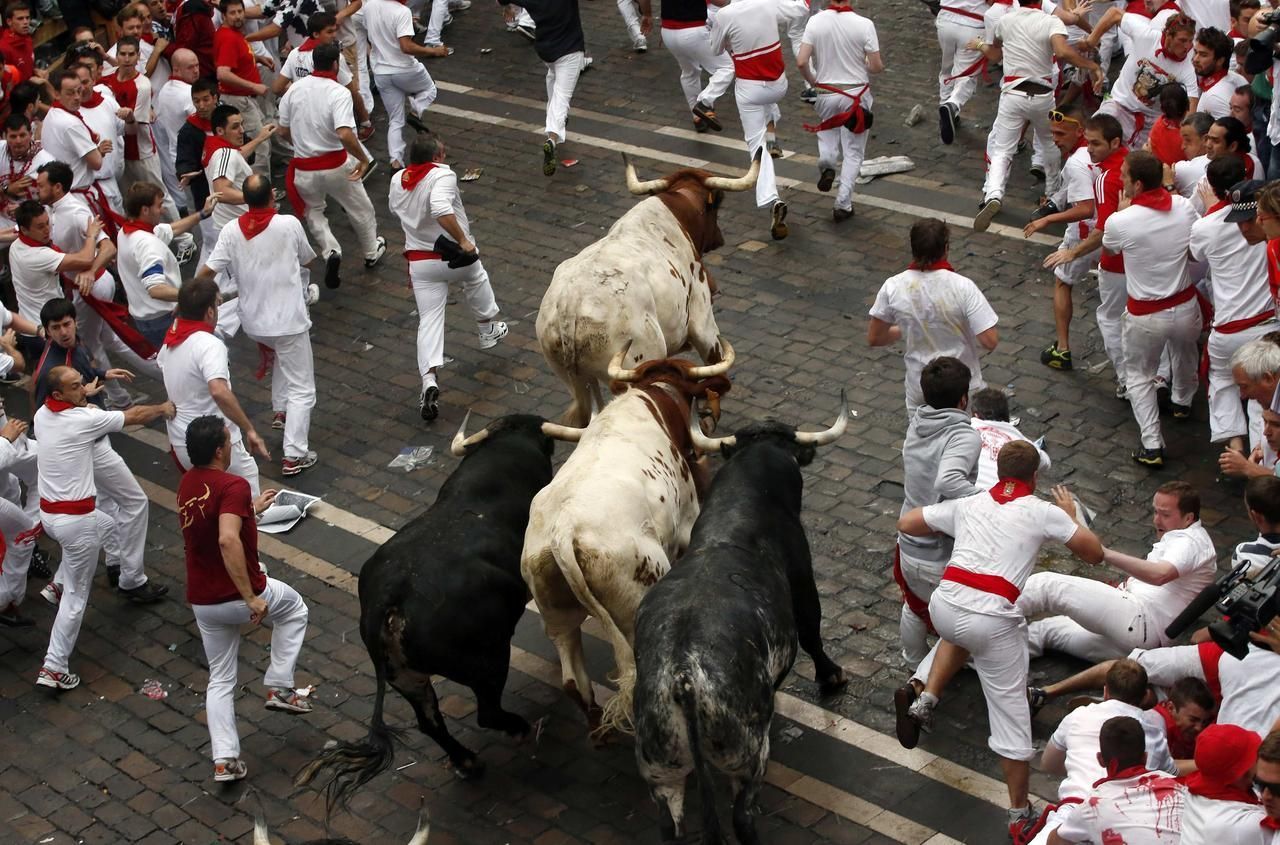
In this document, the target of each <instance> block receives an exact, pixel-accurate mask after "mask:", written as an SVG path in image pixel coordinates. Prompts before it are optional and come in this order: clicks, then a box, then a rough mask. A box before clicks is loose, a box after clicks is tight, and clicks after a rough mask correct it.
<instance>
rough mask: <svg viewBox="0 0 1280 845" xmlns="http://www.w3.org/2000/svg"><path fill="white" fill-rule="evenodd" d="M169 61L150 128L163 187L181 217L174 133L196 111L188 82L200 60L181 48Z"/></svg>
mask: <svg viewBox="0 0 1280 845" xmlns="http://www.w3.org/2000/svg"><path fill="white" fill-rule="evenodd" d="M170 63H171V65H172V67H173V71H172V74H171V75H170V76H169V82H168V83H167V84H166V85H165V86H164V87H163V88H161V89H160V93H158V94H156V99H155V109H156V120H155V123H154V124H152V128H153V129H154V130H155V133H156V146H157V147H158V148H159V155H160V172H161V174H162V175H163V176H164V188H165V190H166V191H167V192H168V193H169V197H170V198H171V199H172V200H173V202H174V205H176V206H178V208H179V209H181V210H182V216H183V217H185V216H186V215H187V209H186V205H187V192H186V191H185V190H183V189H182V186H181V185H180V184H178V174H177V168H176V167H175V165H174V162H175V161H176V160H177V157H178V132H179V130H181V129H182V124H183V123H185V122H186V120H187V118H188V117H190V116H191V115H193V114H195V113H196V107H195V106H194V105H192V103H191V83H193V82H195V81H196V80H197V79H199V78H200V59H199V58H197V57H196V54H195V53H194V52H192V51H191V50H188V49H186V48H185V47H184V48H182V49H179V50H175V51H174V53H173V57H172V58H171V59H170Z"/></svg>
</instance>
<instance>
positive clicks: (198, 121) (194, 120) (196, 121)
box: [187, 114, 213, 135]
mask: <svg viewBox="0 0 1280 845" xmlns="http://www.w3.org/2000/svg"><path fill="white" fill-rule="evenodd" d="M187 123H190V124H191V125H192V126H194V127H195V128H196V129H199V130H201V131H203V132H204V134H206V135H212V134H213V124H212V123H211V122H209V120H208V119H206V118H203V117H201V116H200V115H198V114H193V115H191V116H190V117H188V118H187Z"/></svg>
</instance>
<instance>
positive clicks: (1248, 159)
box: [1236, 153, 1253, 179]
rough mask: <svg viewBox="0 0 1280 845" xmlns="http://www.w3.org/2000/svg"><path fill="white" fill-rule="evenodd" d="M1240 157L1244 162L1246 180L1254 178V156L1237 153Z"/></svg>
mask: <svg viewBox="0 0 1280 845" xmlns="http://www.w3.org/2000/svg"><path fill="white" fill-rule="evenodd" d="M1236 155H1238V156H1240V160H1241V161H1243V162H1244V178H1246V179H1252V178H1253V156H1251V155H1249V154H1248V153H1236Z"/></svg>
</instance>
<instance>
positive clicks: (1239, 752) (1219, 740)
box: [1184, 725, 1262, 804]
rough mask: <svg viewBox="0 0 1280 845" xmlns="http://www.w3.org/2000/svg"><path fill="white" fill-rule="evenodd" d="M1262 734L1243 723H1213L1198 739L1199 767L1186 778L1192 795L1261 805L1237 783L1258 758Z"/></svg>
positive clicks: (1248, 790)
mask: <svg viewBox="0 0 1280 845" xmlns="http://www.w3.org/2000/svg"><path fill="white" fill-rule="evenodd" d="M1261 744H1262V737H1260V736H1258V735H1257V734H1256V733H1254V732H1253V731H1251V730H1246V729H1245V728H1242V727H1240V726H1239V725H1210V726H1209V727H1207V728H1205V729H1204V731H1202V732H1201V734H1200V740H1199V741H1198V742H1196V756H1195V761H1196V769H1197V771H1195V772H1193V773H1192V774H1190V775H1188V776H1187V777H1186V779H1185V781H1184V782H1185V783H1186V784H1187V791H1189V792H1190V793H1191V794H1192V795H1199V796H1201V797H1204V798H1211V799H1213V800H1216V801H1242V802H1244V803H1246V804H1257V803H1258V798H1257V796H1255V795H1254V794H1253V790H1251V789H1243V788H1241V787H1238V786H1234V785H1233V784H1235V782H1236V781H1238V780H1240V778H1242V777H1244V776H1245V775H1246V774H1248V772H1249V770H1250V769H1251V768H1252V767H1253V764H1254V762H1255V761H1256V760H1257V759H1258V746H1260V745H1261Z"/></svg>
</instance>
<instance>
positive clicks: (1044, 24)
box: [994, 8, 1067, 89]
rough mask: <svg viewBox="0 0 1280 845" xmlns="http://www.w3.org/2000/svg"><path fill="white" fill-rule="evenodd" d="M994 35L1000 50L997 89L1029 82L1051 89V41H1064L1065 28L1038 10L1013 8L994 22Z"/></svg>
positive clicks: (1052, 68)
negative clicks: (1001, 59)
mask: <svg viewBox="0 0 1280 845" xmlns="http://www.w3.org/2000/svg"><path fill="white" fill-rule="evenodd" d="M994 35H995V38H996V40H997V41H999V42H1000V43H1001V44H1002V45H1003V49H1004V73H1003V75H1002V82H1001V88H1002V89H1008V88H1012V87H1013V86H1015V85H1017V84H1019V83H1020V82H1023V81H1026V80H1031V81H1033V82H1039V83H1042V84H1044V85H1049V86H1052V85H1053V77H1054V71H1055V68H1054V64H1053V44H1052V39H1053V37H1054V36H1056V35H1061V36H1062V37H1063V38H1066V37H1067V25H1066V24H1064V23H1063V22H1062V21H1061V20H1060V19H1059V18H1057V17H1055V16H1054V15H1050V14H1048V13H1046V12H1044V11H1041V10H1040V9H1032V8H1015V9H1013V10H1011V11H1009V12H1008V13H1007V14H1005V16H1004V17H1002V18H1000V20H998V21H996V25H995V31H994Z"/></svg>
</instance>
